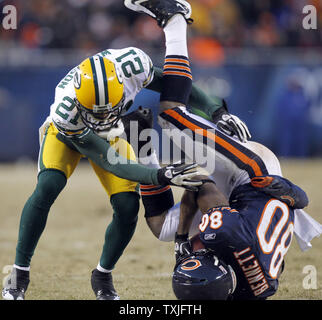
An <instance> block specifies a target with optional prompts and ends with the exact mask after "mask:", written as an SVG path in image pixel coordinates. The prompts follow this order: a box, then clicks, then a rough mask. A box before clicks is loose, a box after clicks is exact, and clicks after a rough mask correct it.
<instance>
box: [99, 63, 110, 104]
mask: <svg viewBox="0 0 322 320" xmlns="http://www.w3.org/2000/svg"><path fill="white" fill-rule="evenodd" d="M99 59H100V64H101V70H102V75H103V81H104V98H105V103H104V104H108V83H107V75H106V68H105V64H104V60H103V57H99Z"/></svg>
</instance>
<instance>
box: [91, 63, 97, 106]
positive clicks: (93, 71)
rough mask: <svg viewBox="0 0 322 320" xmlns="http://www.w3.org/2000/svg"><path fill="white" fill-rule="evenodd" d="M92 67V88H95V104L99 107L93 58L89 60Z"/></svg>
mask: <svg viewBox="0 0 322 320" xmlns="http://www.w3.org/2000/svg"><path fill="white" fill-rule="evenodd" d="M89 61H90V63H91V67H92V73H93V80H94V88H95V104H96V105H97V106H98V105H99V92H98V83H97V73H96V67H95V62H94V59H93V57H91V58H90V59H89Z"/></svg>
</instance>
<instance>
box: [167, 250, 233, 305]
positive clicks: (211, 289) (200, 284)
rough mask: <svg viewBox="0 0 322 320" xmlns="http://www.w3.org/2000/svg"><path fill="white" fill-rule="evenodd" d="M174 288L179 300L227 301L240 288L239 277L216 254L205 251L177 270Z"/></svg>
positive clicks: (198, 252) (173, 280)
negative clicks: (237, 278) (237, 285)
mask: <svg viewBox="0 0 322 320" xmlns="http://www.w3.org/2000/svg"><path fill="white" fill-rule="evenodd" d="M172 288H173V292H174V294H175V295H176V297H177V298H178V299H179V300H227V299H228V298H229V296H230V295H231V294H232V293H233V292H234V290H235V288H236V275H235V272H234V270H233V269H232V267H231V266H230V265H227V264H226V263H224V262H223V261H221V260H219V259H218V258H217V256H216V255H215V254H214V252H213V251H211V250H206V249H202V250H198V251H195V252H193V253H192V254H190V255H189V256H188V257H187V258H185V259H184V260H183V261H181V262H180V263H179V264H178V265H177V266H176V267H175V269H174V272H173V275H172Z"/></svg>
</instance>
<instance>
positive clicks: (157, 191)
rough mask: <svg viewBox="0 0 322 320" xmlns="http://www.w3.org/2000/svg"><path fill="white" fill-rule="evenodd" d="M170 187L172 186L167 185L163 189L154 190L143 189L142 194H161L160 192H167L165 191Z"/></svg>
mask: <svg viewBox="0 0 322 320" xmlns="http://www.w3.org/2000/svg"><path fill="white" fill-rule="evenodd" d="M169 189H170V186H165V187H164V188H162V189H159V190H154V191H142V190H141V195H142V196H151V195H154V194H159V193H162V192H165V191H167V190H169Z"/></svg>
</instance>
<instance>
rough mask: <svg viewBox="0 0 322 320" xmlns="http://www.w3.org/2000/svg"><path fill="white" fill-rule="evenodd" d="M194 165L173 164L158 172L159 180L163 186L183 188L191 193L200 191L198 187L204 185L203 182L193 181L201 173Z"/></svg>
mask: <svg viewBox="0 0 322 320" xmlns="http://www.w3.org/2000/svg"><path fill="white" fill-rule="evenodd" d="M196 167H197V164H196V163H193V164H182V163H178V164H171V165H169V166H166V167H164V168H161V169H159V171H158V180H159V183H160V184H161V185H173V186H178V187H183V188H185V189H188V190H191V191H198V186H201V185H202V183H203V182H202V181H201V180H191V179H192V178H193V177H195V176H197V175H199V174H200V173H199V172H198V171H197V170H196V169H195V168H196Z"/></svg>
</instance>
